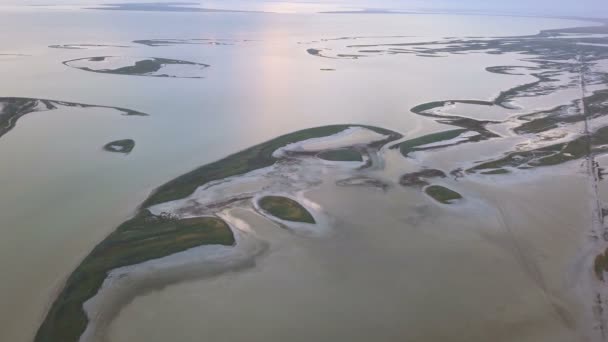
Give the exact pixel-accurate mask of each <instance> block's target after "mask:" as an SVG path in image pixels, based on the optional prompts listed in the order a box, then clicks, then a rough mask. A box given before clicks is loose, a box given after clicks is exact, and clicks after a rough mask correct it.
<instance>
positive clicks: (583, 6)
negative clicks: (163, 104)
mask: <svg viewBox="0 0 608 342" xmlns="http://www.w3.org/2000/svg"><path fill="white" fill-rule="evenodd" d="M157 1H163V2H188V0H0V4H1V5H32V4H73V5H78V4H82V5H91V4H100V3H121V2H122V3H126V2H129V3H133V2H157ZM190 1H191V2H196V3H199V4H201V5H202V6H203V7H211V8H230V9H234V8H235V7H237V8H238V7H243V9H250V8H279V9H281V8H283V9H286V10H285V11H286V12H290V11H291V12H311V11H312V12H314V11H324V10H340V9H362V8H366V9H391V10H404V11H420V10H434V11H461V12H462V11H466V12H485V13H487V12H492V13H503V14H523V15H549V16H593V17H606V18H608V0H327V1H324V0H294V1H290V0H190Z"/></svg>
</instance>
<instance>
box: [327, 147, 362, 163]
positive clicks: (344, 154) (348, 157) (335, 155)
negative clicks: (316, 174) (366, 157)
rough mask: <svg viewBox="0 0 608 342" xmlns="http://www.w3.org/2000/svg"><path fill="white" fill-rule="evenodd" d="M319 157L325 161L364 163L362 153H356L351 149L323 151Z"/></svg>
mask: <svg viewBox="0 0 608 342" xmlns="http://www.w3.org/2000/svg"><path fill="white" fill-rule="evenodd" d="M317 157H319V158H321V159H323V160H328V161H338V162H345V161H352V162H362V161H363V156H362V155H361V152H359V151H356V150H354V149H350V148H341V149H337V150H328V151H323V152H321V153H319V154H318V155H317Z"/></svg>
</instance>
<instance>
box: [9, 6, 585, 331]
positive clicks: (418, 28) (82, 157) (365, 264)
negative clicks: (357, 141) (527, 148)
mask: <svg viewBox="0 0 608 342" xmlns="http://www.w3.org/2000/svg"><path fill="white" fill-rule="evenodd" d="M1 11H2V12H0V15H1V16H2V21H3V24H4V25H5V26H6V27H10V30H2V31H1V32H0V38H1V39H2V41H3V42H4V44H3V46H2V47H1V48H0V53H1V54H5V53H6V54H24V55H25V56H3V57H2V58H1V59H0V72H1V73H2V75H3V77H2V78H0V96H20V97H36V98H46V99H54V100H63V101H72V102H79V103H87V104H96V105H107V106H118V107H125V108H130V109H134V110H138V111H142V112H145V113H148V114H150V116H148V117H125V116H120V115H119V114H116V113H114V112H112V111H111V110H103V109H87V110H86V111H85V110H81V109H77V108H71V109H60V110H56V111H48V112H38V113H32V114H28V115H26V116H25V117H23V118H21V119H20V120H19V121H18V122H17V127H16V128H15V129H13V130H12V131H11V132H9V133H8V134H6V135H4V136H3V137H2V138H0V158H1V159H2V165H0V188H1V189H2V192H0V218H1V224H0V234H1V237H2V238H1V239H0V273H1V274H3V278H2V282H0V307H2V308H3V309H2V310H0V340H2V341H14V342H20V341H29V340H31V338H32V336H33V334H34V333H35V331H36V329H37V327H38V324H39V323H40V321H41V319H42V318H43V316H44V313H45V309H46V308H47V306H48V305H49V304H50V302H51V301H52V299H53V295H54V294H55V293H56V292H57V291H58V290H59V288H60V287H61V282H62V281H63V279H64V278H65V277H66V276H67V275H69V273H70V272H71V270H73V269H74V267H75V266H76V265H77V264H78V263H79V261H80V260H81V259H82V258H83V257H84V256H85V255H86V254H87V253H88V252H89V251H90V250H91V249H92V248H93V247H94V246H95V244H96V243H98V242H99V241H101V240H102V239H103V237H104V236H106V235H107V234H108V233H109V232H111V231H112V230H113V229H114V228H115V227H116V226H117V225H118V224H120V223H121V222H122V221H123V220H124V219H125V218H127V217H129V216H130V215H131V214H132V213H133V211H134V210H135V208H136V207H137V205H138V204H139V203H140V202H141V201H142V200H143V199H144V198H145V197H146V196H147V194H148V193H149V192H150V191H151V190H152V189H153V188H154V187H156V186H158V185H159V184H162V183H163V182H165V181H167V180H169V179H171V178H173V177H175V176H177V175H179V174H182V173H184V172H186V171H188V170H190V169H192V168H194V167H196V166H199V165H202V164H205V163H208V162H210V161H213V160H216V159H218V158H221V157H223V156H225V155H227V154H229V153H232V152H235V151H238V150H240V149H243V148H245V147H248V146H251V145H253V144H255V143H258V142H261V141H264V140H267V139H270V138H273V137H275V136H278V135H280V134H284V133H288V132H291V131H295V130H298V129H303V128H308V127H312V126H320V125H325V124H335V123H359V124H372V125H375V126H379V127H386V128H389V129H392V130H395V131H399V132H402V133H404V134H406V135H414V134H416V135H421V134H424V133H427V132H431V131H437V130H439V129H440V127H442V126H443V125H440V124H436V123H434V122H433V121H431V120H427V119H425V118H422V117H419V116H415V115H413V114H411V113H410V112H409V108H411V107H413V106H415V105H417V104H420V103H423V102H427V101H434V100H437V99H458V98H478V99H490V98H492V97H493V96H495V95H496V94H497V93H498V92H499V91H500V90H503V89H505V88H508V87H510V86H514V85H516V84H519V83H523V82H528V81H529V77H527V76H505V75H497V74H490V73H487V72H486V71H485V70H484V68H485V67H486V66H492V65H510V64H514V63H516V58H517V57H516V56H514V55H498V56H497V55H466V56H465V55H463V56H451V57H449V58H417V57H415V56H381V57H377V58H370V59H360V60H356V61H355V60H332V59H321V58H316V57H313V56H310V55H309V54H308V53H306V49H307V48H308V47H307V45H305V44H299V43H300V42H310V41H317V40H319V39H322V38H337V37H352V36H387V35H406V36H418V38H411V39H419V38H420V37H421V36H422V37H423V38H424V40H431V39H437V38H441V37H445V36H472V35H480V36H494V35H505V36H506V35H516V34H533V33H536V32H537V31H538V30H540V29H545V28H557V27H564V26H576V25H578V24H579V23H578V22H574V21H565V20H555V19H538V18H534V19H532V18H507V17H492V18H490V17H471V16H445V15H431V16H429V15H390V16H378V15H304V14H298V15H285V14H228V13H215V14H200V13H135V12H105V11H83V10H65V9H32V8H29V9H22V8H19V9H2V10H1ZM159 22H162V23H163V24H162V25H159V24H158V23H159ZM157 38H184V39H189V38H231V39H238V40H239V42H236V43H235V44H234V45H218V46H209V45H173V46H165V47H149V46H143V45H138V44H134V43H132V41H133V40H138V39H157ZM243 40H248V41H243ZM406 40H407V39H406ZM54 44H110V45H129V46H131V47H130V48H118V47H108V48H95V49H90V50H87V49H82V50H69V49H52V48H48V46H50V45H54ZM100 55H108V56H110V55H111V56H132V57H163V58H173V59H183V60H188V61H193V62H199V63H205V64H210V65H211V67H210V68H208V69H206V70H205V79H196V80H194V79H164V78H160V79H154V78H146V77H130V76H122V75H108V74H99V73H90V72H83V71H81V70H76V69H73V68H69V67H66V66H65V65H63V64H62V62H63V61H66V60H70V59H76V58H85V57H94V56H100ZM322 68H332V69H336V71H334V72H323V71H321V70H320V69H322ZM370 90H373V96H372V95H370ZM118 139H134V140H135V141H136V147H135V149H134V150H133V152H132V153H130V154H129V155H127V156H124V155H118V154H112V153H107V152H104V151H103V150H102V147H103V145H104V144H106V143H108V142H110V141H114V140H118ZM401 163H402V164H403V165H400V166H399V167H396V166H393V165H392V164H391V165H390V167H389V169H388V171H387V172H388V174H390V175H394V176H395V179H396V177H398V176H399V175H400V174H399V173H400V171H399V170H400V167H403V168H404V169H403V170H405V169H406V168H408V167H412V166H411V165H408V162H403V161H402V162H401ZM393 172H394V174H393ZM568 179H570V178H568ZM490 180H491V178H490ZM569 182H571V183H569ZM578 182H579V180H578V179H577V178H575V179H574V180H571V181H568V182H567V181H564V184H565V185H555V186H557V187H559V186H564V187H566V186H567V185H566V184H573V185H572V186H574V187H576V188H577V189H578V185H579V184H578ZM490 183H491V182H490ZM479 186H480V187H482V188H483V186H481V185H479ZM484 186H489V187H490V188H489V189H490V190H485V191H487V192H488V193H493V194H494V193H497V194H500V193H502V190H500V191H497V190H496V189H494V188H492V187H491V184H490V185H484ZM552 186H553V185H552ZM519 187H521V188H522V190H521V191H522V192H521V193H520V192H516V194H511V195H507V194H504V196H506V197H505V199H504V201H508V200H510V199H511V198H513V197H518V196H520V194H526V195H528V192H529V190H527V188H526V187H525V185H517V186H516V187H515V188H519ZM471 188H473V189H474V188H475V186H474V185H471ZM543 189H544V188H543ZM547 189H551V186H548V188H547ZM568 189H569V188H568ZM458 190H460V191H462V192H463V193H467V191H466V190H465V189H464V188H460V187H459V189H458ZM470 191H473V190H470ZM479 191H483V190H479ZM513 191H516V190H513ZM543 191H544V190H543ZM547 191H550V190H547ZM555 191H557V190H555ZM471 193H473V192H471ZM529 195H530V196H532V197H531V199H530V201H531V202H534V203H537V202H538V205H539V210H545V211H544V212H549V211H550V209H552V208H556V207H557V208H560V210H561V208H564V207H569V206H570V202H568V203H562V202H558V203H553V202H543V201H542V198H540V197H543V196H541V194H537V195H534V194H529ZM312 196H314V197H315V199H318V201H319V202H321V203H323V204H324V205H325V206H326V207H327V208H328V210H331V211H334V212H337V213H340V214H339V216H338V219H337V224H336V227H335V235H334V236H332V237H331V238H328V239H326V240H323V239H321V240H319V239H313V240H308V239H306V238H301V237H296V236H291V235H289V234H286V233H285V232H282V231H280V230H278V229H277V228H276V227H274V226H269V225H268V222H266V221H264V220H262V219H260V218H253V219H252V220H253V222H259V223H260V227H259V228H260V232H259V233H260V235H262V236H263V238H264V239H267V240H268V241H270V242H271V251H270V252H269V254H268V255H267V256H266V257H264V258H262V259H260V260H259V266H258V267H256V268H254V269H251V270H248V271H244V272H239V273H234V274H229V275H227V276H221V277H218V278H216V279H213V280H206V281H200V282H190V283H185V284H180V285H175V286H170V287H167V288H166V289H165V290H163V291H159V292H153V293H149V294H147V295H145V296H142V297H139V298H137V299H135V301H134V302H133V303H132V305H130V306H128V307H126V308H125V310H124V311H123V312H122V313H121V315H120V316H119V317H118V318H117V320H116V321H115V324H114V325H113V326H112V327H111V330H110V336H111V341H166V340H178V341H191V340H200V337H201V336H205V337H209V338H215V339H219V340H222V339H223V340H226V341H234V340H240V339H243V338H245V337H247V336H249V337H250V338H249V339H254V340H262V339H270V338H272V339H274V338H276V339H277V340H278V339H279V338H281V339H285V338H289V339H291V340H293V339H295V338H299V339H302V340H304V339H311V338H316V339H320V340H324V339H325V340H329V339H338V338H339V339H345V338H351V337H352V338H355V337H357V338H360V339H361V340H362V339H364V338H366V337H368V338H369V337H373V336H375V337H378V336H380V337H382V338H383V339H386V340H392V339H394V338H395V337H397V336H398V337H401V338H402V337H404V336H405V337H408V338H410V339H413V340H416V339H420V338H422V337H425V338H427V339H428V338H431V337H432V338H435V337H436V338H440V337H445V336H462V337H463V339H462V340H467V341H471V340H484V338H486V337H488V336H490V335H489V334H490V333H492V335H491V336H496V335H500V333H498V332H499V331H503V335H502V336H504V338H505V339H508V337H512V336H510V335H509V331H510V329H509V327H511V326H509V325H504V324H501V323H504V322H511V323H512V324H513V325H514V326H517V324H518V323H521V324H522V325H525V326H526V327H529V326H530V324H531V323H530V322H531V321H532V322H539V323H538V324H537V325H533V324H532V325H533V326H530V327H529V329H541V330H542V333H546V332H547V331H553V330H552V329H553V328H555V330H554V331H553V332H552V333H554V334H555V335H556V336H563V337H564V339H565V340H566V338H565V337H567V336H568V335H567V334H566V333H564V334H561V333H562V332H563V331H562V330H560V328H559V327H560V326H561V325H560V324H561V323H560V322H559V321H558V320H557V319H556V318H555V317H554V316H553V314H551V312H552V311H551V309H550V308H549V307H548V306H547V303H546V301H544V300H541V299H540V298H542V296H540V295H539V296H533V295H532V294H531V293H533V294H536V293H538V291H539V287H538V284H537V283H535V282H534V281H532V280H530V279H529V278H528V277H527V276H526V275H525V271H524V270H522V267H521V264H520V263H518V262H517V260H514V259H513V257H512V256H511V254H510V253H508V252H505V251H503V250H501V249H500V248H497V247H493V246H487V245H484V244H479V245H477V244H475V242H476V241H480V239H482V237H480V234H481V233H480V230H483V229H482V228H484V225H485V222H484V221H483V220H481V219H475V220H473V221H472V218H471V216H470V215H469V216H467V215H464V214H462V213H454V212H447V213H446V212H444V211H443V210H442V209H438V208H436V207H433V206H432V205H431V203H429V199H428V198H427V197H425V196H423V195H422V194H420V193H418V192H416V191H414V190H412V191H406V190H402V191H399V192H396V193H389V194H388V197H387V196H385V195H384V194H382V193H376V192H374V191H369V190H364V189H358V190H353V189H343V190H340V191H338V192H335V193H334V192H333V191H328V192H323V191H319V192H318V193H314V194H312ZM478 196H481V195H478ZM496 196H499V195H496ZM509 196H511V197H509ZM533 196H539V198H537V197H533ZM580 196H582V197H580V198H584V196H583V195H580ZM577 198H578V197H577ZM554 200H555V201H559V200H558V199H554ZM501 201H503V200H502V199H501ZM370 203H383V204H382V205H378V207H376V206H375V205H373V206H370ZM576 203H578V205H581V206H582V205H584V201H583V200H581V201H576ZM543 208H544V209H543ZM575 209H576V208H575ZM575 209H572V210H573V211H574V212H575V213H577V214H576V215H568V216H566V214H563V215H559V216H551V215H545V216H546V217H545V216H543V217H542V218H537V217H536V215H537V214H536V211H535V212H531V213H529V215H522V216H521V217H519V218H518V219H519V220H522V221H523V223H521V226H522V227H524V228H522V230H525V227H526V226H528V225H529V222H534V223H535V227H537V229H538V230H539V232H543V231H544V230H543V229H544V228H543V227H551V226H552V225H553V224H555V223H559V222H560V220H561V219H568V220H571V221H572V224H571V225H568V226H567V227H572V226H575V225H577V224H580V222H581V220H583V218H581V217H579V216H577V215H579V213H583V214H584V213H587V212H589V211H585V210H584V208H582V209H580V208H579V209H580V210H575ZM434 214H437V216H438V217H437V218H436V219H435V220H431V221H428V218H427V217H428V216H429V215H430V216H435V215H434ZM244 215H246V214H244ZM562 216H563V217H562ZM528 220H529V221H528ZM533 220H536V221H533ZM418 221H420V222H418ZM480 221H481V222H480ZM537 221H538V222H537ZM569 222H570V221H569ZM471 226H473V227H474V228H473V229H472V230H471V228H470V227H471ZM452 227H453V230H451V229H452ZM564 227H566V226H564ZM496 229H497V228H496ZM564 229H566V228H564ZM539 234H540V233H539ZM563 236H564V240H562V239H561V238H559V239H557V238H556V239H557V241H553V240H551V241H549V242H547V241H544V242H543V241H540V240H542V239H540V238H538V237H536V236H534V237H531V238H530V241H532V242H530V243H533V242H534V243H535V242H538V243H539V245H540V246H542V247H543V248H547V249H548V250H549V251H550V252H551V253H556V254H557V255H559V256H560V257H561V258H565V259H567V258H566V254H568V255H570V253H571V251H570V249H569V248H575V247H576V246H577V242H576V241H577V238H578V237H579V235H578V234H576V233H573V234H572V236H573V238H572V239H566V237H567V236H568V235H563ZM535 239H536V240H535ZM537 240H538V241H537ZM501 243H502V242H501ZM545 244H546V245H545ZM562 244H563V245H566V246H567V247H568V248H562V246H563V245H562ZM357 251H360V252H359V253H357ZM562 251H563V253H562ZM492 258H494V259H492ZM556 259H559V258H556ZM446 260H450V261H452V260H454V261H455V262H454V264H453V265H449V267H445V262H446ZM492 260H497V262H501V263H503V264H504V267H505V269H506V270H508V271H507V272H504V273H503V272H498V271H497V270H496V269H495V267H494V265H495V264H493V263H492V262H491V261H492ZM561 260H562V259H559V260H556V261H555V264H552V263H549V265H550V267H549V268H551V267H554V268H555V269H556V270H551V271H550V275H548V277H550V278H549V279H554V278H555V279H556V282H559V279H561V278H560V277H559V276H558V275H557V274H558V273H559V271H560V270H561V268H562V267H563V262H561ZM551 262H553V261H551ZM462 264H466V265H469V266H470V267H468V268H465V269H462V270H460V269H459V268H458V267H459V266H460V265H462ZM378 265H380V266H378ZM437 269H442V270H443V271H439V272H438V271H437ZM462 272H465V273H464V274H463V273H462ZM488 272H491V276H486V274H488ZM438 274H440V275H441V276H438ZM551 277H554V278H551ZM506 284H509V286H506ZM446 288H447V289H448V290H449V289H453V291H446ZM494 288H497V289H503V290H504V291H507V292H506V293H504V295H503V296H498V297H496V296H495V294H496V291H494ZM370 289H378V291H370ZM490 289H492V290H491V291H490ZM562 290H563V289H562V287H561V286H557V287H556V289H555V290H554V291H555V295H556V296H560V295H561V294H562ZM535 291H536V292H535ZM452 292H453V293H458V296H456V297H457V299H458V300H457V301H456V299H455V297H454V296H453V295H452V294H453V293H452ZM479 296H482V298H483V300H478V298H479ZM526 296H533V298H528V297H526ZM564 296H566V295H564ZM566 297H567V296H566ZM395 298H400V299H401V300H395ZM515 299H518V300H519V301H515ZM564 300H567V299H564ZM514 302H515V303H518V304H519V303H521V305H512V304H513V303H514ZM269 303H271V304H272V305H268V304H269ZM513 306H515V307H513ZM9 308H10V309H9ZM463 308H466V309H463ZM462 310H465V311H464V312H466V313H470V315H462V314H461V313H462V312H463V311H462ZM488 310H490V311H492V312H501V313H503V314H504V316H498V317H497V318H495V319H494V320H492V321H491V322H487V321H483V323H484V324H481V325H476V322H477V323H479V322H478V321H477V319H481V318H483V317H484V315H483V313H485V312H488ZM500 310H502V311H500ZM527 315H531V316H532V320H526V317H528V316H527ZM176 317H177V318H179V319H176ZM455 317H457V318H460V319H462V320H463V321H459V320H454V318H455ZM468 317H477V319H474V318H470V319H469V318H468ZM503 318H504V319H503ZM432 319H437V321H436V322H441V323H433V324H440V325H443V326H444V327H445V328H444V329H439V330H434V329H431V326H429V325H428V323H427V324H425V323H424V322H432ZM488 320H489V318H488ZM404 322H405V323H407V324H405V327H404ZM486 323H487V324H486ZM490 323H491V324H490ZM467 324H468V325H467ZM235 325H238V327H239V329H235V328H234V327H235ZM409 327H415V328H411V329H410V328H409ZM464 327H467V329H466V331H463V330H462V329H464ZM471 327H480V329H481V330H476V329H472V328H471ZM546 327H548V328H549V329H545V328H546ZM351 328H352V330H350V331H348V332H347V331H346V330H347V329H351ZM501 329H502V330H501ZM294 331H295V332H296V333H294ZM373 332H376V333H375V334H373V335H372V336H370V335H368V334H372V333H373ZM378 333H380V335H378ZM434 334H436V335H434ZM522 334H524V333H523V332H522ZM535 334H536V332H531V333H530V334H529V335H527V336H528V337H526V338H529V339H531V338H532V337H529V336H540V335H535ZM539 334H541V333H539ZM193 336H197V338H196V339H194V338H193ZM294 336H295V337H294ZM432 338H431V339H432ZM521 340H525V339H524V338H523V337H522V339H521Z"/></svg>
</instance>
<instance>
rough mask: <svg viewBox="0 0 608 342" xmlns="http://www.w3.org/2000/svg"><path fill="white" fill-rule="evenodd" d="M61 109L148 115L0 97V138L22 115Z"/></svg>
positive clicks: (79, 104) (47, 101)
mask: <svg viewBox="0 0 608 342" xmlns="http://www.w3.org/2000/svg"><path fill="white" fill-rule="evenodd" d="M61 107H76V108H85V109H86V108H109V109H114V110H116V111H118V112H120V113H122V114H123V115H129V116H131V115H134V116H147V115H148V114H145V113H142V112H138V111H136V110H132V109H126V108H120V107H110V106H98V105H90V104H84V103H75V102H65V101H56V100H45V99H36V98H27V97H0V137H2V136H3V135H4V134H6V133H8V132H9V131H10V130H12V129H13V128H15V125H16V124H17V120H19V118H21V117H23V116H24V115H27V114H30V113H34V112H42V111H50V110H56V109H59V108H61Z"/></svg>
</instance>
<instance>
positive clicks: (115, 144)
mask: <svg viewBox="0 0 608 342" xmlns="http://www.w3.org/2000/svg"><path fill="white" fill-rule="evenodd" d="M134 147H135V141H134V140H133V139H123V140H116V141H112V142H109V143H107V144H105V145H104V146H103V149H104V150H106V151H108V152H118V153H131V151H133V148H134Z"/></svg>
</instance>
